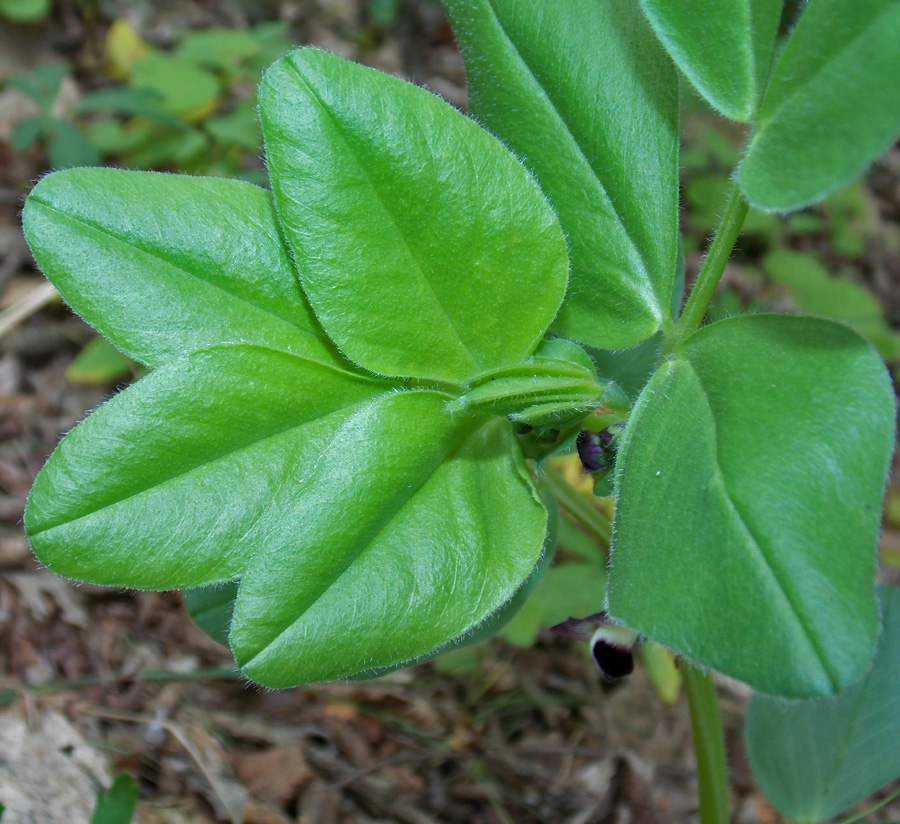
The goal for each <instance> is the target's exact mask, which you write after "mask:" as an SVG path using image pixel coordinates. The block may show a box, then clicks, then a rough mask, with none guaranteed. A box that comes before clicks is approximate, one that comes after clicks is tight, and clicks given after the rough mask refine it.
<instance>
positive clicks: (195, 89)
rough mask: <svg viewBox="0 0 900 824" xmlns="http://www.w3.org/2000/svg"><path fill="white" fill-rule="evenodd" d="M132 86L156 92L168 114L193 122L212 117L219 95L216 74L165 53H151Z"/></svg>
mask: <svg viewBox="0 0 900 824" xmlns="http://www.w3.org/2000/svg"><path fill="white" fill-rule="evenodd" d="M131 85H132V86H134V88H136V89H143V90H145V91H148V92H153V93H155V94H156V95H158V96H159V100H160V105H161V106H162V107H163V108H164V109H165V110H166V111H167V112H169V113H171V114H174V115H176V116H178V117H180V118H182V119H184V120H187V121H189V122H192V121H194V120H197V119H200V118H202V117H205V116H206V115H209V114H211V113H212V111H213V110H214V109H215V106H216V101H217V98H218V96H219V81H218V79H217V78H216V76H215V75H214V74H212V72H209V71H207V70H206V69H203V68H200V67H199V66H197V65H196V64H194V63H192V62H191V61H189V60H185V59H183V58H181V57H175V56H173V55H170V54H163V53H161V52H151V53H150V54H148V55H147V56H146V57H142V58H141V59H140V60H139V61H138V62H137V63H136V64H135V66H134V72H133V73H132V76H131Z"/></svg>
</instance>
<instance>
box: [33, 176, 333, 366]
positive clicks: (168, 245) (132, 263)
mask: <svg viewBox="0 0 900 824" xmlns="http://www.w3.org/2000/svg"><path fill="white" fill-rule="evenodd" d="M23 223H24V227H25V237H26V238H27V240H28V242H29V244H30V245H31V249H32V252H33V253H34V256H35V259H36V260H37V262H38V264H39V265H40V267H41V269H42V270H43V272H44V274H45V275H46V276H47V277H48V278H49V279H50V280H51V281H52V282H53V283H54V284H55V286H56V287H57V289H59V291H60V294H62V296H63V298H64V299H65V301H66V302H67V303H68V304H69V305H70V306H71V307H72V308H73V309H74V310H75V311H76V312H78V314H79V315H81V316H82V317H83V318H84V319H85V320H86V321H87V322H88V323H90V324H91V325H93V326H95V327H96V328H97V329H98V330H100V332H102V333H103V335H104V336H105V337H107V338H108V339H109V340H110V341H112V342H113V343H114V344H115V346H116V347H117V348H118V349H120V350H121V351H122V352H123V353H125V354H126V355H127V356H128V357H130V358H132V359H133V360H136V361H138V362H140V363H144V364H146V365H148V366H158V365H159V364H161V363H164V362H166V361H169V360H171V359H172V358H174V357H176V356H178V355H181V354H184V353H185V352H190V351H193V350H195V349H200V348H201V347H204V346H210V345H212V344H216V343H228V342H242V343H260V344H265V345H269V346H272V347H274V348H282V349H284V350H285V351H289V352H294V353H296V354H301V355H308V356H309V357H312V358H315V359H318V360H322V361H324V362H331V361H333V359H334V356H333V355H332V354H331V350H332V346H331V344H330V343H329V342H327V341H325V340H323V338H324V335H322V333H321V331H320V330H319V327H318V325H317V324H316V321H315V318H314V317H313V315H312V312H311V310H310V309H309V307H308V305H307V303H306V299H305V298H304V296H303V293H302V291H301V289H300V286H299V284H298V283H297V280H296V277H295V275H294V270H293V267H292V265H291V262H290V260H289V258H288V255H287V251H286V250H285V248H284V246H283V244H282V242H281V239H280V234H279V229H278V224H277V222H276V219H275V212H274V210H273V208H272V200H271V195H270V194H269V193H268V192H266V191H264V190H262V189H260V188H258V187H256V186H252V185H250V184H247V183H239V182H236V181H231V180H214V179H210V178H197V177H185V176H177V175H159V174H148V173H144V172H124V171H120V170H114V169H73V170H71V171H67V172H61V173H57V174H53V175H49V176H48V177H45V178H44V179H43V180H42V181H41V182H40V183H39V184H38V185H37V186H36V187H35V188H34V190H33V191H32V193H31V195H30V196H29V198H28V201H27V203H26V204H25V212H24V216H23ZM238 227H240V228H239V231H238ZM223 228H224V230H223Z"/></svg>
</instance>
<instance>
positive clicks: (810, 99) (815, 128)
mask: <svg viewBox="0 0 900 824" xmlns="http://www.w3.org/2000/svg"><path fill="white" fill-rule="evenodd" d="M898 65H900V4H898V3H897V2H896V0H854V2H853V3H846V2H844V0H810V2H809V4H808V5H807V7H806V9H805V11H804V12H803V15H802V16H801V17H800V21H799V23H798V24H797V27H796V29H794V32H793V33H792V34H791V37H790V39H789V40H788V43H787V46H786V47H785V49H784V51H783V52H782V55H781V57H780V59H779V60H778V62H777V64H776V66H775V69H774V72H773V74H772V79H771V81H770V82H769V86H768V89H767V91H766V95H765V97H764V98H763V102H762V106H761V107H760V112H759V116H760V120H759V123H758V125H757V127H756V129H755V132H754V135H753V139H752V140H751V142H750V146H749V148H748V150H747V155H746V157H745V158H744V162H743V164H742V165H741V169H740V180H741V186H742V187H743V190H744V193H745V194H746V196H747V199H748V200H749V201H750V202H751V203H752V204H753V205H754V206H758V207H759V208H761V209H768V210H772V211H783V212H786V211H790V210H792V209H800V208H802V207H804V206H808V205H809V204H811V203H815V202H817V201H819V200H821V199H822V198H823V197H824V196H825V195H826V194H828V192H830V191H832V190H833V189H836V188H837V187H838V186H841V185H842V184H844V183H847V182H848V181H849V180H851V179H852V178H854V177H856V176H857V175H858V174H860V173H861V172H862V171H863V170H864V169H865V168H866V166H868V165H869V163H871V162H872V161H873V160H874V159H875V158H876V157H878V156H879V155H880V154H882V153H883V152H884V151H885V150H886V149H887V148H888V147H889V146H890V145H891V143H893V141H894V140H895V139H896V137H897V134H898V132H900V83H896V82H894V81H895V79H896V75H897V66H898Z"/></svg>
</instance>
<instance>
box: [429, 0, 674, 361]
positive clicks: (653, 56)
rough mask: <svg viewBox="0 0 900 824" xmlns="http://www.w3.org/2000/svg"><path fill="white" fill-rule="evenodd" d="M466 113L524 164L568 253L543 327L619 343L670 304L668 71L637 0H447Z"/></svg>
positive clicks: (638, 335) (653, 325)
mask: <svg viewBox="0 0 900 824" xmlns="http://www.w3.org/2000/svg"><path fill="white" fill-rule="evenodd" d="M445 6H446V8H447V12H448V15H449V16H450V20H451V22H452V23H453V27H454V31H455V32H456V36H457V39H458V41H459V44H460V48H461V50H462V53H463V57H464V58H465V63H466V70H467V73H468V79H469V97H470V105H471V109H472V112H473V114H474V115H475V116H476V117H477V118H478V119H479V121H481V122H482V123H484V124H485V126H487V128H489V129H490V130H491V131H492V132H494V133H495V134H497V135H499V136H500V137H501V138H502V139H503V140H504V141H505V142H506V143H507V144H508V145H509V146H510V148H511V149H512V150H513V151H514V152H516V154H518V155H519V156H520V157H521V158H522V159H523V161H524V162H525V164H526V165H527V166H528V168H529V169H531V170H533V172H534V174H535V176H536V177H537V179H538V181H539V182H540V184H541V187H542V188H543V190H544V192H546V194H547V197H548V198H549V199H550V201H551V203H552V204H553V207H554V208H555V209H556V212H557V214H558V215H559V219H560V223H561V224H562V227H563V230H564V231H565V232H566V237H567V240H568V243H569V252H570V254H571V258H572V271H571V275H570V282H569V290H568V292H567V294H566V300H565V302H564V303H563V306H562V309H561V310H560V313H559V315H558V317H557V318H556V320H555V321H554V324H553V330H554V331H555V332H556V333H558V334H559V335H561V336H563V337H569V338H574V339H576V340H579V341H582V342H584V343H589V344H592V345H595V346H602V347H605V348H612V349H618V348H622V347H627V346H632V345H634V344H637V343H640V342H641V341H642V340H644V339H645V338H648V337H650V335H652V334H653V333H654V332H655V331H656V330H657V329H658V328H659V327H660V325H661V324H662V323H664V322H665V321H666V320H667V319H668V318H669V317H670V305H671V301H672V287H673V282H674V278H675V269H676V255H677V246H678V81H677V77H676V73H675V71H674V68H673V66H672V65H671V62H670V60H669V58H668V56H667V55H666V54H665V52H664V51H663V50H662V48H661V47H660V45H659V43H658V42H657V40H656V37H655V36H654V34H653V32H652V31H651V29H650V26H649V25H648V24H647V22H646V20H644V18H643V15H642V13H641V11H640V8H639V6H638V4H637V3H636V2H634V0H599V1H598V0H567V1H566V2H565V3H546V2H543V0H524V2H523V1H522V0H474V2H473V0H445Z"/></svg>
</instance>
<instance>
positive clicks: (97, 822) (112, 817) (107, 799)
mask: <svg viewBox="0 0 900 824" xmlns="http://www.w3.org/2000/svg"><path fill="white" fill-rule="evenodd" d="M137 799H138V785H137V784H135V783H134V780H133V779H132V777H131V776H130V775H128V773H119V774H118V775H117V776H116V778H115V781H113V783H112V786H111V787H110V788H109V790H106V791H104V790H102V789H101V790H100V791H99V792H98V793H97V806H96V807H95V808H94V815H93V816H92V817H91V824H129V822H130V821H131V817H132V816H133V815H134V805H135V804H136V803H137Z"/></svg>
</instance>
